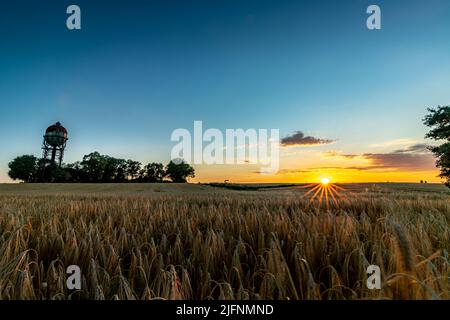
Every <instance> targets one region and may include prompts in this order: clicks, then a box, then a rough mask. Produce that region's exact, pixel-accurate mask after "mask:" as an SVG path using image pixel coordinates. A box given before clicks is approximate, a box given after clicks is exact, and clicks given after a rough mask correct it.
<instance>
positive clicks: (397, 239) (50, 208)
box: [0, 185, 450, 299]
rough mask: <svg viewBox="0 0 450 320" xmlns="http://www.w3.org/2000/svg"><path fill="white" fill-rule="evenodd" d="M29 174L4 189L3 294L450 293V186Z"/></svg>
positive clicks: (0, 211)
mask: <svg viewBox="0 0 450 320" xmlns="http://www.w3.org/2000/svg"><path fill="white" fill-rule="evenodd" d="M17 188H20V187H17ZM29 188H30V189H29V190H28V191H26V192H15V191H14V190H13V191H11V190H9V191H5V190H3V191H1V192H0V299H154V298H164V299H211V298H212V299H380V298H387V299H449V298H450V284H449V271H450V268H449V267H450V257H449V251H450V201H449V200H450V197H449V196H448V195H447V194H438V193H425V192H413V191H401V190H400V191H398V190H395V189H390V191H388V192H381V191H380V190H378V189H377V188H375V187H374V188H372V189H371V190H367V189H366V190H365V191H364V188H361V192H357V193H353V192H352V193H348V194H347V195H346V196H345V197H341V198H339V199H338V204H336V203H333V204H332V205H331V206H330V207H329V208H328V209H326V208H325V207H324V206H323V205H320V204H318V203H315V204H313V205H309V199H307V198H305V197H302V192H301V191H298V190H296V189H295V188H290V189H288V190H284V191H283V190H273V191H272V190H271V191H260V192H256V191H254V192H253V191H252V192H246V191H229V190H221V189H215V188H210V189H211V190H210V189H209V187H204V186H201V187H200V186H199V187H196V188H197V189H196V188H193V189H192V190H191V191H189V192H180V191H179V190H178V189H180V188H181V189H182V187H179V186H177V187H176V190H175V192H171V190H169V189H167V188H166V187H161V186H156V187H155V186H152V188H153V189H152V192H147V193H142V192H138V191H139V190H138V189H139V188H141V189H142V188H149V187H148V186H146V185H142V186H140V185H139V186H133V187H132V188H133V189H130V191H129V192H122V191H123V190H122V191H117V192H114V190H109V191H110V192H98V193H93V191H94V190H98V189H96V187H92V186H90V187H86V190H88V191H86V192H72V191H71V189H70V188H71V187H68V189H66V192H65V193H64V192H59V193H55V192H36V190H35V189H36V188H38V187H35V186H31V187H29ZM33 188H34V189H33ZM63 188H64V187H63ZM79 188H83V187H79ZM122 188H126V187H122ZM130 188H131V187H130ZM188 188H189V187H188ZM205 189H206V191H205ZM71 264H76V265H79V266H80V267H81V270H82V289H81V290H79V291H70V290H68V289H67V288H66V285H65V281H66V267H67V266H68V265H71ZM371 264H375V265H379V266H380V267H381V271H382V289H381V290H369V289H367V287H366V279H367V274H366V268H367V266H369V265H371Z"/></svg>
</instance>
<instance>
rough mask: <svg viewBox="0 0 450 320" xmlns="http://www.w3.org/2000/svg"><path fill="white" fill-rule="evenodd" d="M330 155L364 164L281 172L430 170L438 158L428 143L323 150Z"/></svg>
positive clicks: (433, 167) (433, 168)
mask: <svg viewBox="0 0 450 320" xmlns="http://www.w3.org/2000/svg"><path fill="white" fill-rule="evenodd" d="M322 154H324V155H325V156H328V157H340V158H345V159H346V160H348V161H349V162H350V163H351V162H353V161H352V160H354V159H355V160H356V159H357V160H364V162H365V163H364V164H362V165H360V164H356V165H354V166H322V167H309V168H304V169H292V170H289V169H287V170H283V171H281V173H294V172H296V171H297V172H298V173H302V172H313V171H321V170H357V171H375V172H393V171H429V170H436V158H435V157H434V156H433V154H432V153H431V152H430V151H429V150H428V149H427V145H426V144H423V143H421V144H415V145H411V146H408V147H405V148H403V149H399V150H395V151H393V152H389V153H364V154H342V153H340V152H337V151H329V152H323V153H322Z"/></svg>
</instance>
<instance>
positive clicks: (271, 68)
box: [0, 0, 450, 181]
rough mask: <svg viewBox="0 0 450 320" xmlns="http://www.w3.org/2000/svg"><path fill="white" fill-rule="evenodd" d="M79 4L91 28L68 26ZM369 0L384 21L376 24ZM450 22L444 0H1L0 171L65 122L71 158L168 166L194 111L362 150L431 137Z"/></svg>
mask: <svg viewBox="0 0 450 320" xmlns="http://www.w3.org/2000/svg"><path fill="white" fill-rule="evenodd" d="M70 4H77V5H79V6H80V7H81V11H82V30H79V31H69V30H67V29H66V27H65V21H66V17H67V14H66V13H65V11H66V7H67V6H68V5H70ZM370 4H378V5H379V6H380V7H381V10H382V30H377V31H369V30H368V29H367V28H366V18H367V16H368V15H367V14H366V8H367V6H368V5H370ZM449 18H450V2H448V1H445V0H442V1H439V0H432V1H411V0H410V1H375V2H374V1H362V0H353V1H267V0H258V1H256V0H255V1H246V0H243V1H231V0H228V1H223V0H214V1H213V0H211V1H92V0H90V1H81V0H77V1H60V0H58V1H57V0H54V1H32V2H31V3H30V1H21V0H20V1H14V2H13V1H8V2H6V1H2V2H1V4H0V39H2V40H1V42H0V137H1V138H0V150H1V151H0V181H6V180H7V163H8V162H9V161H10V160H11V159H13V158H14V157H15V156H18V155H21V154H35V155H40V154H41V150H40V147H41V143H42V134H43V131H44V130H45V128H46V127H47V126H48V125H50V124H52V123H54V122H56V121H61V122H62V123H63V125H65V126H66V127H67V128H68V130H69V138H70V140H69V144H68V150H67V153H66V161H67V162H71V161H76V160H79V159H81V157H82V156H83V155H84V154H87V153H89V152H91V151H94V150H97V151H99V152H101V153H105V154H110V155H112V156H117V157H123V158H133V159H137V160H140V161H142V162H149V161H164V162H166V161H168V159H169V156H170V149H171V147H172V146H173V143H172V142H170V134H171V132H172V131H173V130H174V129H176V128H188V129H190V128H192V126H193V121H194V120H202V121H203V122H204V126H205V127H214V128H219V129H225V128H241V127H242V128H279V129H280V131H281V135H282V136H287V135H289V134H291V133H292V132H294V131H297V130H301V131H303V132H305V133H306V134H308V135H312V136H315V137H316V136H317V137H321V138H327V139H333V140H337V141H336V143H335V144H333V146H332V148H331V147H330V148H331V149H333V150H334V149H336V150H339V151H342V152H350V153H360V154H362V153H366V152H373V150H370V148H369V147H368V146H370V145H376V144H380V145H381V144H383V143H387V142H389V141H395V140H398V139H409V140H411V141H420V140H421V139H423V136H424V133H425V132H426V128H424V127H423V125H422V124H421V121H420V120H421V118H422V117H423V116H424V114H425V112H426V107H428V106H436V105H439V104H441V105H442V104H448V103H449V101H450V90H449V89H448V88H450V59H449V57H450V40H449V39H450V22H449ZM331 149H329V150H328V151H331ZM379 152H389V150H387V149H386V150H381V151H379ZM299 161H300V160H299Z"/></svg>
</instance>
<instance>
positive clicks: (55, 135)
mask: <svg viewBox="0 0 450 320" xmlns="http://www.w3.org/2000/svg"><path fill="white" fill-rule="evenodd" d="M67 140H68V139H67V130H66V128H64V127H63V126H62V125H61V123H59V122H57V123H55V124H54V125H51V126H50V127H48V128H47V130H45V135H44V143H43V145H42V150H44V152H43V155H42V158H43V159H44V163H50V164H56V165H58V166H61V163H62V161H63V157H64V149H66V143H67Z"/></svg>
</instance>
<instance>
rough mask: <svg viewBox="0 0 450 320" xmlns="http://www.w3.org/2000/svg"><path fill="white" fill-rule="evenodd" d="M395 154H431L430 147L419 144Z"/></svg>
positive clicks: (397, 151)
mask: <svg viewBox="0 0 450 320" xmlns="http://www.w3.org/2000/svg"><path fill="white" fill-rule="evenodd" d="M394 153H420V154H427V153H430V151H429V150H428V145H426V144H424V143H418V144H415V145H412V146H409V147H406V148H404V149H399V150H396V151H394Z"/></svg>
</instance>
